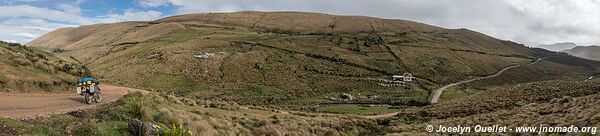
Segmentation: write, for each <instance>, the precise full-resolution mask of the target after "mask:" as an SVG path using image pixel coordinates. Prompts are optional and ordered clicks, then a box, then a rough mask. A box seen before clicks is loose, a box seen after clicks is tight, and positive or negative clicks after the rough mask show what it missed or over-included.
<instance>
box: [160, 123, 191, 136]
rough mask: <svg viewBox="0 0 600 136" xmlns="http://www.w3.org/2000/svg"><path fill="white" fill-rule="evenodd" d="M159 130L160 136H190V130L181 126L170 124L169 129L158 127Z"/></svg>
mask: <svg viewBox="0 0 600 136" xmlns="http://www.w3.org/2000/svg"><path fill="white" fill-rule="evenodd" d="M158 128H159V129H160V132H159V133H160V135H161V136H192V135H193V133H192V131H191V130H189V129H186V128H184V127H183V125H175V124H171V126H169V127H164V128H163V127H160V126H159V127H158Z"/></svg>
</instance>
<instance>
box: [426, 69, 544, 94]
mask: <svg viewBox="0 0 600 136" xmlns="http://www.w3.org/2000/svg"><path fill="white" fill-rule="evenodd" d="M541 60H542V59H541V58H538V59H537V60H536V61H534V62H532V63H529V64H527V66H529V65H533V64H536V63H538V62H540V61H541ZM520 66H523V65H513V66H509V67H506V68H504V69H502V70H500V71H498V72H497V73H496V74H494V75H490V76H486V77H478V78H473V79H469V80H464V81H460V82H456V83H452V84H449V85H446V86H443V87H441V88H438V89H435V91H433V93H432V94H431V95H430V97H429V103H431V104H436V103H437V102H438V100H439V99H440V96H442V93H444V91H445V90H446V89H448V88H450V87H453V86H457V85H460V84H464V83H469V82H473V81H477V80H482V79H488V78H493V77H497V76H499V75H501V74H502V73H504V72H506V71H507V70H509V69H513V68H516V67H520Z"/></svg>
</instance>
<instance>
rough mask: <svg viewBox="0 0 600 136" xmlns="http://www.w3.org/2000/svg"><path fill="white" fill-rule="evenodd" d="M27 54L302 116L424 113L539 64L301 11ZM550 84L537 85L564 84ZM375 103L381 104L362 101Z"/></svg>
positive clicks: (102, 37)
mask: <svg viewBox="0 0 600 136" xmlns="http://www.w3.org/2000/svg"><path fill="white" fill-rule="evenodd" d="M27 46H29V47H35V48H40V49H43V50H46V51H50V52H54V53H55V54H57V55H58V56H62V57H73V58H75V59H77V60H79V61H81V62H82V63H85V64H89V67H90V68H91V70H92V71H93V72H94V73H96V75H97V76H98V78H99V79H101V80H103V81H106V82H109V83H115V84H119V85H125V86H130V87H139V88H144V89H148V90H151V91H157V92H164V93H170V94H175V95H178V96H185V97H190V98H194V99H218V100H225V101H235V102H237V103H240V104H243V105H249V104H257V105H279V106H285V107H296V108H302V107H306V105H314V104H320V103H339V101H330V100H327V99H324V98H327V97H332V96H334V97H335V96H339V95H340V93H349V94H351V95H354V96H357V98H358V99H356V100H353V101H346V102H343V103H387V104H392V103H393V104H399V105H422V104H423V103H426V99H427V97H428V95H429V93H430V92H429V91H431V90H433V89H435V88H436V87H439V86H441V85H443V84H449V83H453V82H458V81H461V80H465V79H470V78H473V77H480V76H486V75H492V74H494V73H496V72H497V71H499V70H501V69H504V68H506V67H509V66H513V65H521V64H528V63H530V62H532V61H535V60H536V59H537V58H539V57H540V55H539V53H538V52H536V50H534V49H531V48H528V47H526V46H524V45H522V44H517V43H514V42H511V41H505V40H499V39H496V38H493V37H490V36H487V35H484V34H481V33H478V32H475V31H471V30H467V29H446V28H441V27H436V26H432V25H427V24H422V23H418V22H413V21H406V20H392V19H379V18H372V17H364V16H336V15H328V14H320V13H302V12H253V11H250V12H234V13H201V14H187V15H179V16H173V17H167V18H163V19H159V20H155V21H149V22H121V23H114V24H95V25H87V26H81V27H77V28H62V29H59V30H56V31H53V32H50V33H48V34H46V35H44V36H42V37H40V38H38V39H36V40H34V41H31V42H30V43H28V44H27ZM569 59H574V60H578V58H569ZM543 62H548V63H549V65H547V66H544V67H541V66H540V67H535V68H533V69H532V70H533V71H537V70H538V69H539V68H543V69H548V70H553V71H556V72H561V73H567V72H570V73H574V74H572V75H569V76H573V77H576V78H579V76H582V77H584V76H583V75H585V76H588V75H589V74H590V73H592V72H593V70H595V69H594V68H592V67H593V66H589V67H584V68H580V67H576V66H565V67H560V66H563V65H566V64H563V63H565V62H564V61H546V60H543ZM574 68H577V70H573V69H574ZM404 72H410V73H412V74H413V75H414V76H415V77H417V81H415V82H414V83H411V84H409V85H407V86H406V87H389V86H380V85H378V82H379V80H381V79H389V78H390V77H391V75H395V74H401V73H404ZM544 77H547V78H543V79H536V80H548V79H556V78H559V76H544ZM534 78H535V76H534ZM531 81H533V80H531ZM371 95H378V96H385V97H381V98H373V99H371V98H367V97H366V96H371Z"/></svg>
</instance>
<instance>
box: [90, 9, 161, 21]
mask: <svg viewBox="0 0 600 136" xmlns="http://www.w3.org/2000/svg"><path fill="white" fill-rule="evenodd" d="M161 15H162V13H161V12H158V11H153V10H149V11H135V10H133V9H128V10H126V11H125V13H123V14H109V15H105V16H99V17H96V18H94V20H95V22H98V23H111V22H121V21H151V20H156V19H159V18H161V17H162V16H161Z"/></svg>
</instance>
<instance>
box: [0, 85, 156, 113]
mask: <svg viewBox="0 0 600 136" xmlns="http://www.w3.org/2000/svg"><path fill="white" fill-rule="evenodd" d="M100 88H101V89H102V96H103V100H102V102H101V103H99V104H106V103H110V102H114V101H117V100H119V99H120V98H121V97H123V96H124V95H125V94H127V93H129V92H136V91H140V92H146V91H144V90H140V89H133V88H127V87H119V86H113V85H105V84H102V85H100ZM99 104H98V103H93V104H91V105H88V104H86V103H85V102H84V100H83V96H80V95H77V94H76V93H75V92H73V93H71V94H8V93H4V94H0V117H6V118H14V119H24V118H35V117H37V116H43V115H48V114H62V113H67V112H71V111H77V110H85V109H90V108H94V107H96V106H97V105H99Z"/></svg>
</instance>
